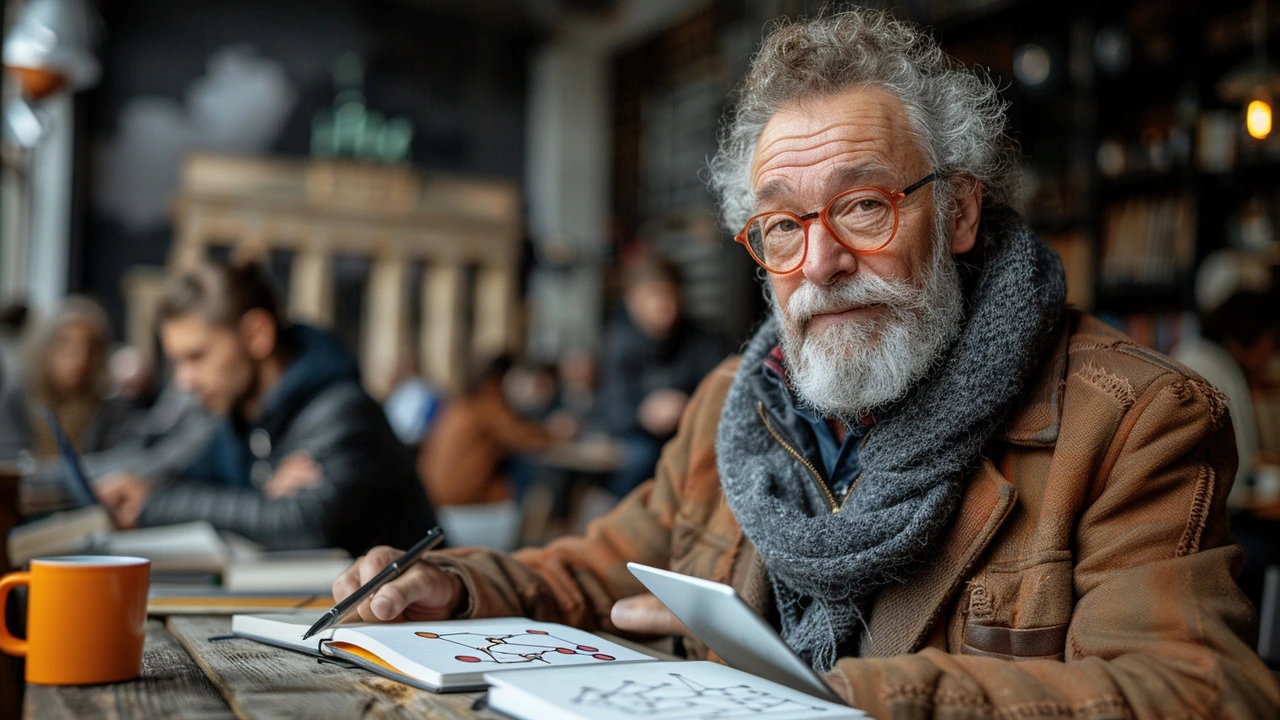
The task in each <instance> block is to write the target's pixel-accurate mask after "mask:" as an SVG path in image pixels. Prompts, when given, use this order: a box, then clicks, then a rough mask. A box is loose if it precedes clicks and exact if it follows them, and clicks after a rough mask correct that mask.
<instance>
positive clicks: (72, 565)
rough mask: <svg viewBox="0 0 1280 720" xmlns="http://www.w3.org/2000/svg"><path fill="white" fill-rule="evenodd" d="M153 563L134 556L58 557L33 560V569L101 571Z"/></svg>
mask: <svg viewBox="0 0 1280 720" xmlns="http://www.w3.org/2000/svg"><path fill="white" fill-rule="evenodd" d="M150 562H151V561H150V560H148V559H147V558H143V557H135V556H133V555H56V556H52V557H41V558H33V559H32V560H31V567H32V568H34V567H35V566H36V565H41V566H44V567H56V568H58V569H59V570H101V569H103V568H123V567H138V566H139V565H146V564H148V563H150Z"/></svg>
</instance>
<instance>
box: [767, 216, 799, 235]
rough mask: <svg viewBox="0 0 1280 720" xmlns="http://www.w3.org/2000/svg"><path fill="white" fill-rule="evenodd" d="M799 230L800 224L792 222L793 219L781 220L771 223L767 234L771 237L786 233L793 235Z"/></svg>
mask: <svg viewBox="0 0 1280 720" xmlns="http://www.w3.org/2000/svg"><path fill="white" fill-rule="evenodd" d="M799 229H800V223H798V222H796V221H795V220H792V219H791V218H782V219H781V220H776V221H774V222H772V223H770V224H769V227H768V229H767V231H766V232H768V233H769V234H770V235H773V234H785V233H793V232H795V231H797V230H799Z"/></svg>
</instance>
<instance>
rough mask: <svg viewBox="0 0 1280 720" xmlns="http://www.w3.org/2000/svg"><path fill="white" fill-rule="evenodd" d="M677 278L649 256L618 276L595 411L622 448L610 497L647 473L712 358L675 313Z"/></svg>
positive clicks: (704, 338)
mask: <svg viewBox="0 0 1280 720" xmlns="http://www.w3.org/2000/svg"><path fill="white" fill-rule="evenodd" d="M682 287H683V282H682V276H681V273H680V270H679V268H677V267H676V265H675V264H674V263H672V262H670V261H668V260H665V259H662V258H657V257H649V258H646V259H644V260H642V261H641V262H640V263H638V264H637V265H635V266H633V267H632V268H630V269H629V271H628V272H627V273H626V275H625V278H624V290H623V298H622V303H623V307H624V308H625V313H621V314H620V315H619V316H618V317H617V319H616V320H615V321H614V322H613V323H612V325H611V327H610V328H609V332H608V336H607V339H606V341H605V352H604V377H603V381H602V383H601V389H600V397H599V400H598V401H597V402H598V403H599V408H598V413H599V415H600V417H602V418H603V420H604V424H605V426H606V428H607V429H608V431H609V433H610V434H612V435H614V436H615V437H617V438H618V439H619V440H621V441H622V443H623V445H624V447H625V453H624V455H623V460H622V466H621V467H620V468H619V469H618V471H617V472H616V473H615V474H614V476H613V477H612V478H611V479H610V481H609V489H610V490H611V491H613V493H614V494H616V495H617V496H618V497H623V496H625V495H626V494H627V493H629V492H631V491H632V490H634V489H635V488H636V486H638V485H639V484H640V483H642V482H644V481H645V480H648V479H649V478H651V477H653V469H654V466H656V465H657V463H658V455H659V454H660V453H661V452H662V446H663V444H664V443H666V441H667V440H669V439H670V438H671V437H672V436H673V435H675V432H676V425H677V424H678V423H679V422H680V415H681V414H682V413H683V412H684V408H685V405H686V404H687V403H688V401H689V396H690V395H691V394H692V393H693V390H694V388H696V387H697V386H698V383H699V382H701V381H702V378H703V376H704V375H706V374H707V373H708V372H711V369H712V368H714V367H715V366H716V363H718V362H720V359H721V358H722V357H723V355H724V353H722V352H721V351H720V347H719V343H717V342H716V340H715V339H714V338H712V337H711V336H710V335H707V334H706V333H703V332H701V331H700V330H699V329H698V328H696V327H695V326H694V325H693V324H692V323H690V322H689V321H688V319H687V318H685V317H684V316H683V313H682V309H683V308H682V307H681V305H682V300H683V293H682V290H681V288H682Z"/></svg>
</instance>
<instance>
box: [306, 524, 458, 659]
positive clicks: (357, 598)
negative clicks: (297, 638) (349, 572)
mask: <svg viewBox="0 0 1280 720" xmlns="http://www.w3.org/2000/svg"><path fill="white" fill-rule="evenodd" d="M443 541H444V530H441V529H440V526H439V525H437V526H435V527H434V528H431V532H429V533H427V536H426V537H424V538H422V539H421V540H419V541H418V542H417V544H415V545H414V546H413V547H411V548H409V549H408V550H407V551H405V554H403V555H401V556H400V557H398V558H396V559H395V560H394V561H393V562H392V563H391V564H390V565H388V566H386V567H385V568H383V569H382V572H379V573H378V574H377V575H374V576H373V577H372V578H370V579H369V582H367V583H365V584H364V585H361V586H360V589H358V590H356V591H355V592H353V593H351V594H350V595H348V596H347V597H346V598H345V599H344V600H343V601H342V602H340V603H338V604H337V605H334V606H333V608H332V609H331V610H329V611H328V612H326V613H325V614H324V615H322V616H321V617H320V620H319V621H317V622H316V624H315V625H312V626H311V629H310V630H308V631H307V632H306V633H305V634H304V635H303V636H302V639H303V640H306V639H307V638H309V637H311V636H312V635H315V634H316V633H318V632H320V631H321V630H327V629H329V628H330V627H333V626H334V625H337V624H338V622H340V621H341V620H342V618H344V617H346V616H347V613H349V612H351V611H352V610H355V609H356V606H357V605H359V604H360V603H361V602H362V601H363V600H364V599H365V598H367V597H369V596H370V595H372V594H374V593H375V592H377V591H378V588H380V587H382V586H383V585H386V584H387V583H388V582H390V581H392V580H394V579H396V578H398V577H400V573H402V572H404V571H405V570H406V569H407V568H408V567H409V566H410V565H412V564H414V563H415V562H417V561H418V558H420V557H422V554H423V553H425V552H426V551H428V550H430V549H431V548H434V547H435V546H437V545H439V544H440V543H441V542H443Z"/></svg>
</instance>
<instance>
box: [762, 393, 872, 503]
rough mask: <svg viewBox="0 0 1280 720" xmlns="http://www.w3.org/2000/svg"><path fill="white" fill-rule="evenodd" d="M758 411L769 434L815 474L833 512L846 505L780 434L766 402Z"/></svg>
mask: <svg viewBox="0 0 1280 720" xmlns="http://www.w3.org/2000/svg"><path fill="white" fill-rule="evenodd" d="M756 411H757V412H759V413H760V419H761V420H762V421H764V427H765V429H766V430H768V431H769V434H770V435H772V436H773V439H774V440H777V441H778V444H779V445H781V446H782V448H783V449H784V450H786V451H787V452H789V453H791V457H794V458H795V459H796V460H799V461H800V463H801V464H802V465H804V466H805V467H806V468H808V469H809V474H810V475H812V476H813V481H814V482H816V483H818V487H820V488H822V494H823V495H826V496H827V503H828V504H829V505H831V512H832V514H834V513H838V512H840V508H842V507H844V503H843V502H839V503H837V502H836V496H835V495H832V494H831V488H829V487H827V483H826V482H825V481H824V480H823V479H822V476H821V475H819V474H818V469H817V468H815V467H814V466H813V463H811V462H809V461H808V460H807V459H805V457H804V456H803V455H801V454H800V452H799V451H798V450H796V449H795V448H793V447H791V445H790V444H789V443H787V441H786V440H783V439H782V436H781V435H779V434H778V432H777V431H776V430H774V429H773V423H771V422H769V417H768V416H767V415H765V412H764V403H762V402H757V403H756ZM861 478H862V474H861V473H859V474H858V478H857V479H855V480H854V481H853V485H850V486H849V492H847V493H845V496H844V499H845V500H848V499H849V496H850V495H852V494H853V488H854V487H856V486H857V484H858V480H860V479H861Z"/></svg>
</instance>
